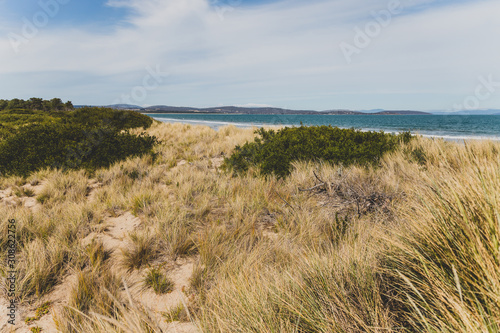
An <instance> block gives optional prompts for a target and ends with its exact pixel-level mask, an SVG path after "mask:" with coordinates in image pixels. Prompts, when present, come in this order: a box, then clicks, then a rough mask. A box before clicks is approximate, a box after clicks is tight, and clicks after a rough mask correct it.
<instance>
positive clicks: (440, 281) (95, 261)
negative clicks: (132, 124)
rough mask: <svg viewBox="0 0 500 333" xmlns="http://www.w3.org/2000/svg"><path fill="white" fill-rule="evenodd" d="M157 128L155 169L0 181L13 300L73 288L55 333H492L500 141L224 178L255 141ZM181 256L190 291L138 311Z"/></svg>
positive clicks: (499, 316) (140, 162)
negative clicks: (230, 162)
mask: <svg viewBox="0 0 500 333" xmlns="http://www.w3.org/2000/svg"><path fill="white" fill-rule="evenodd" d="M148 133H149V134H152V135H155V136H157V137H158V139H159V140H160V141H161V142H162V143H161V144H160V145H159V146H158V147H156V150H155V152H156V153H157V155H156V158H152V157H151V156H148V157H142V158H139V157H137V158H133V159H129V160H127V161H124V162H121V163H117V164H116V165H114V166H112V167H111V168H109V169H106V170H98V171H97V172H96V173H95V174H94V175H92V176H90V175H88V174H85V173H83V172H70V173H62V172H59V171H48V170H44V171H41V172H38V173H37V174H34V175H32V176H31V177H30V178H28V179H20V178H8V179H1V180H0V190H2V191H3V192H2V193H4V195H2V197H3V199H1V200H2V203H0V205H5V206H4V207H2V210H0V230H1V232H2V233H3V234H4V235H6V232H7V231H6V230H7V220H8V219H12V218H15V219H16V221H17V229H18V240H19V244H18V246H19V252H18V258H19V265H18V268H19V275H20V280H19V285H18V293H19V296H20V297H21V299H22V301H23V303H22V305H21V306H22V307H24V308H26V309H30V308H34V307H35V306H37V305H39V304H37V303H36V302H34V301H36V300H44V301H45V300H49V301H50V300H52V298H54V297H55V294H57V295H58V296H60V295H59V294H58V290H59V289H61V288H62V287H61V286H65V285H66V283H67V284H68V287H67V288H62V289H63V290H67V292H66V293H65V294H64V295H63V297H62V300H61V302H60V306H59V307H56V308H55V309H54V311H53V312H54V314H53V318H55V319H56V322H57V325H54V327H55V326H57V327H58V328H59V330H61V331H63V332H71V331H74V332H79V331H80V332H81V331H86V332H160V331H168V330H169V329H170V330H174V329H177V330H178V331H179V332H182V331H183V330H184V331H185V332H198V331H204V332H401V331H402V330H406V331H408V332H497V331H500V297H499V295H500V283H499V281H500V276H499V275H498V274H499V272H500V260H499V258H500V248H499V244H500V243H499V242H500V240H499V237H500V227H499V223H500V221H499V220H500V218H499V216H500V213H499V207H500V167H499V166H500V144H498V143H493V142H471V143H467V144H466V145H464V144H459V143H452V142H445V141H442V140H431V139H423V138H417V139H415V140H414V141H413V142H412V143H411V144H410V145H408V146H405V147H401V148H400V149H398V150H397V151H396V152H394V153H391V154H389V155H387V156H385V157H384V158H383V159H382V161H381V165H380V166H378V167H377V168H369V169H366V168H360V167H355V166H353V167H349V168H343V167H341V166H331V165H329V164H325V163H321V164H317V163H316V164H315V163H299V162H297V163H295V165H294V171H293V172H292V174H291V175H290V177H288V178H286V179H285V180H278V179H276V178H273V177H268V178H263V177H260V176H258V174H257V172H256V170H250V171H249V172H248V174H246V175H242V176H238V177H235V176H233V175H231V174H229V173H224V172H221V171H220V170H219V169H218V166H219V165H220V162H221V160H222V158H223V157H224V156H228V155H229V154H230V153H231V151H232V149H233V148H234V146H235V145H237V144H243V143H244V142H245V141H247V140H248V141H250V140H252V139H253V136H254V134H253V130H251V129H246V130H243V129H237V128H235V127H225V128H222V129H220V130H219V131H214V130H212V129H210V128H208V127H201V126H190V125H181V124H160V123H155V124H154V125H153V126H152V128H150V129H149V130H148ZM313 172H315V173H316V174H317V175H318V177H319V178H321V179H322V180H323V181H324V182H325V184H324V185H323V186H320V187H317V188H315V189H314V190H311V191H301V190H299V189H308V188H311V187H314V186H315V185H317V184H318V183H319V181H318V180H317V179H316V177H315V176H314V173H313ZM25 187H26V188H30V189H31V188H33V189H34V190H33V191H34V193H35V195H36V196H35V197H36V198H37V199H38V202H39V203H41V205H40V207H38V209H33V207H27V206H26V203H27V202H28V200H31V199H33V198H31V199H30V198H29V197H28V196H26V195H23V193H25V192H23V191H22V189H23V188H25ZM14 188H16V189H18V193H20V197H19V196H15V195H14V193H10V192H9V193H8V191H11V192H12V191H13V189H14ZM29 193H30V192H29V191H28V194H29ZM8 194H11V195H8ZM14 197H15V198H14ZM7 203H9V204H8V205H6V204H7ZM25 206H26V207H25ZM130 213H132V214H133V215H135V216H136V217H137V218H138V219H137V221H135V220H134V221H132V220H131V219H128V220H125V219H123V218H124V216H127V215H126V214H130ZM132 222H133V223H132ZM1 245H2V249H3V248H5V240H4V238H2V240H1ZM1 256H2V257H1V259H2V265H4V263H5V260H4V259H5V251H2V254H1ZM183 258H190V259H189V260H194V261H195V265H194V268H193V270H192V272H191V276H190V283H189V285H184V284H182V283H180V282H179V281H177V282H176V281H175V279H174V278H173V279H172V282H173V285H174V286H173V289H175V290H176V291H174V292H173V293H170V294H165V295H157V296H155V297H158V302H156V303H158V304H157V305H158V306H157V307H156V308H146V307H145V306H144V305H143V304H142V303H141V302H142V300H143V299H142V298H141V297H145V296H143V295H142V294H141V292H142V291H141V292H139V291H136V290H135V289H134V285H137V286H139V287H140V288H139V289H141V290H143V289H145V287H144V281H145V278H146V277H147V274H148V272H149V273H150V272H151V271H152V270H153V269H158V268H161V271H162V272H164V273H165V274H166V276H170V274H169V271H171V270H173V269H175V267H178V266H179V265H182V262H183V261H182V259H183ZM4 270H5V267H4V266H2V272H4ZM118 276H119V277H120V278H117V277H118ZM122 278H123V279H122ZM67 281H69V282H67ZM129 287H130V290H129V289H128V288H129ZM146 289H148V288H146ZM150 289H151V288H150ZM169 290H170V289H169ZM151 293H152V294H155V293H154V290H151ZM179 294H182V297H181V296H179ZM141 295H142V296H141ZM151 297H152V296H151ZM96 300H99V301H98V302H96ZM172 300H175V301H172ZM179 309H183V310H182V312H183V315H182V316H178V315H172V314H175V313H178V312H179ZM177 319H182V320H184V321H186V323H179V322H175V320H177ZM173 320H174V322H172V321H173ZM19 322H21V320H19ZM176 325H177V326H176Z"/></svg>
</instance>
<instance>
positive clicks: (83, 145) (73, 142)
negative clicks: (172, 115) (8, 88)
mask: <svg viewBox="0 0 500 333" xmlns="http://www.w3.org/2000/svg"><path fill="white" fill-rule="evenodd" d="M155 143H156V139H155V138H154V137H150V136H147V135H140V136H135V135H132V134H130V133H128V132H120V131H118V130H116V129H114V128H109V127H96V128H92V127H85V126H82V125H80V124H66V125H60V124H35V125H28V126H24V127H21V128H20V129H18V131H17V133H16V134H15V135H13V136H9V137H7V138H6V139H4V140H3V141H1V142H0V173H1V174H2V175H19V176H27V175H29V174H30V173H32V172H35V171H38V170H40V169H43V168H47V167H49V168H60V169H80V168H84V169H87V170H90V171H92V170H95V169H97V168H101V167H108V166H110V165H111V164H112V163H114V162H117V161H119V160H123V159H125V158H127V157H129V156H135V155H141V154H144V153H147V152H150V151H151V149H152V147H153V145H154V144H155Z"/></svg>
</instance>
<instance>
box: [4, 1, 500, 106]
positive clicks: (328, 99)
mask: <svg viewBox="0 0 500 333" xmlns="http://www.w3.org/2000/svg"><path fill="white" fill-rule="evenodd" d="M401 2H402V3H403V4H404V5H406V6H407V10H406V11H405V12H403V14H401V15H398V16H395V17H393V19H392V22H391V24H390V25H389V26H388V27H386V28H383V29H382V31H381V33H380V35H378V36H376V37H375V38H373V40H372V42H371V43H370V45H369V46H368V47H367V48H364V49H363V50H361V53H360V54H359V55H355V56H354V57H353V61H352V63H351V64H348V63H347V62H346V61H345V59H344V56H343V54H342V52H341V50H340V48H339V44H340V43H341V42H348V43H352V41H353V38H354V36H355V32H354V28H355V27H356V26H358V27H360V28H361V29H363V28H364V26H365V24H366V23H367V22H369V21H371V20H373V18H371V17H370V13H371V11H374V10H375V11H378V10H382V9H384V8H387V5H388V3H389V1H380V0H375V1H371V2H370V3H369V4H367V3H366V1H361V0H350V1H343V0H328V1H324V0H316V1H307V2H306V1H282V2H278V3H274V4H269V5H261V6H253V7H243V6H240V7H237V8H234V10H232V11H226V12H225V15H224V16H223V19H221V16H220V15H219V14H220V10H219V11H217V10H216V9H217V8H213V7H211V6H210V5H209V2H208V0H182V1H181V0H163V1H161V0H121V1H119V0H112V1H109V2H108V5H110V6H127V7H130V8H132V9H134V11H135V13H136V15H134V16H132V17H130V19H129V23H130V25H127V27H121V28H117V29H116V30H115V31H113V32H112V33H109V34H97V33H90V32H88V31H81V30H71V29H70V30H68V29H66V30H43V29H41V30H40V33H39V34H38V35H37V36H36V38H33V39H32V40H30V42H29V43H28V44H27V45H23V46H22V48H21V50H20V52H19V53H18V54H16V53H14V52H13V51H12V49H11V46H10V43H9V41H8V40H7V39H5V38H3V39H0V54H2V62H1V64H0V77H1V79H0V91H2V92H3V95H4V97H6V98H13V97H16V96H18V97H25V98H26V97H30V96H33V95H39V96H41V95H43V97H52V96H61V97H63V98H68V99H72V100H73V101H74V102H75V103H95V104H108V103H110V102H112V101H114V100H115V99H116V98H118V97H119V96H120V95H121V94H122V93H123V94H126V93H128V92H129V91H130V90H131V89H132V88H133V87H134V86H137V85H141V84H142V79H143V77H144V75H145V74H146V69H145V68H146V67H147V66H151V67H155V66H156V65H159V66H161V68H162V70H163V71H168V72H169V73H170V76H169V77H168V78H167V79H166V80H165V82H164V83H163V84H162V85H161V86H160V87H158V88H157V89H156V90H154V91H150V92H149V93H148V96H147V98H146V99H145V100H144V101H140V102H142V104H159V103H161V104H172V105H186V106H187V105H189V106H191V105H192V106H208V105H217V104H219V103H223V104H228V105H229V104H245V103H247V102H248V101H252V102H253V103H257V104H264V105H277V106H280V107H294V108H298V109H303V108H308V109H311V108H313V109H314V108H315V109H331V108H352V109H363V108H374V107H377V108H378V107H383V108H414V109H417V108H418V109H437V108H448V107H451V105H452V104H453V103H455V102H456V101H457V99H458V101H460V100H461V99H463V96H464V95H465V96H466V95H468V94H470V93H473V89H474V87H475V86H476V80H477V77H478V76H480V75H488V74H493V75H494V76H495V77H496V78H497V79H498V80H499V81H500V72H499V70H498V65H497V62H498V60H497V58H496V57H497V55H498V54H499V52H500V45H498V43H495V40H496V39H497V36H496V35H497V32H498V31H499V28H500V22H499V21H498V19H497V17H496V16H497V13H499V12H500V3H498V1H497V0H491V1H490V0H484V1H471V2H469V3H462V4H449V5H447V6H440V7H436V6H434V7H433V6H430V7H429V8H428V9H426V10H422V11H414V10H410V8H409V5H408V4H411V7H414V8H416V7H418V6H419V5H421V4H422V3H428V2H429V1H428V0H424V1H415V0H414V1H410V0H408V1H403V0H401ZM4 30H5V29H4ZM497 97H498V98H497ZM135 104H141V103H135ZM484 104H485V105H484V106H485V107H494V106H495V105H496V107H500V96H494V97H493V98H491V99H490V100H488V101H484Z"/></svg>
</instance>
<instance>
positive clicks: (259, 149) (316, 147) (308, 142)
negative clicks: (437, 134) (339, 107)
mask: <svg viewBox="0 0 500 333" xmlns="http://www.w3.org/2000/svg"><path fill="white" fill-rule="evenodd" d="M256 134H259V135H260V138H259V137H258V138H255V141H254V142H251V143H248V142H247V143H246V144H245V145H243V146H237V147H236V148H235V150H234V153H233V154H232V155H231V157H229V158H226V159H225V161H224V167H225V168H226V169H232V170H234V171H236V172H245V171H247V170H248V168H249V167H250V166H257V167H259V168H260V170H261V172H262V173H263V174H265V175H268V174H272V173H274V174H276V175H277V176H278V177H285V176H287V175H289V174H290V171H291V163H292V162H293V161H297V160H300V161H319V160H323V161H326V162H329V163H332V164H342V165H344V166H347V165H351V164H360V165H368V164H376V163H377V162H378V161H379V160H380V158H381V157H382V155H383V154H384V153H385V152H388V151H391V150H394V149H395V148H396V146H397V145H398V143H399V142H408V141H409V140H410V139H411V134H410V133H408V132H405V133H402V134H399V135H393V134H386V133H383V132H362V131H360V130H355V129H340V128H338V127H331V126H311V127H305V126H301V127H293V128H288V127H286V128H284V129H281V130H279V131H277V132H276V131H274V130H265V129H263V128H261V129H259V130H257V131H256Z"/></svg>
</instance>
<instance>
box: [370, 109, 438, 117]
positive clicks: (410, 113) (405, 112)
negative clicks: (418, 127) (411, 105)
mask: <svg viewBox="0 0 500 333" xmlns="http://www.w3.org/2000/svg"><path fill="white" fill-rule="evenodd" d="M373 114H375V115H377V114H378V115H400V116H403V115H404V116H425V115H427V116H428V115H431V113H429V112H422V111H409V110H397V111H380V112H376V113H373Z"/></svg>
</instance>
